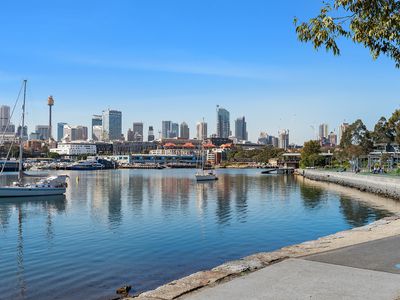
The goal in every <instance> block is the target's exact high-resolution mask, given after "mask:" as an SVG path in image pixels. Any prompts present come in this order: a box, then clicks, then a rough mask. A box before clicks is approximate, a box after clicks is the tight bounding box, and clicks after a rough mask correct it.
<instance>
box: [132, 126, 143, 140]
mask: <svg viewBox="0 0 400 300" xmlns="http://www.w3.org/2000/svg"><path fill="white" fill-rule="evenodd" d="M132 131H133V141H135V142H143V123H142V122H134V123H133V126H132Z"/></svg>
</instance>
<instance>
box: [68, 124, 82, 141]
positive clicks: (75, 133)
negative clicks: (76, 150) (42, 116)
mask: <svg viewBox="0 0 400 300" xmlns="http://www.w3.org/2000/svg"><path fill="white" fill-rule="evenodd" d="M64 136H65V138H66V139H67V140H69V141H71V142H72V141H86V140H87V139H88V128H87V127H86V126H80V125H78V126H71V125H64Z"/></svg>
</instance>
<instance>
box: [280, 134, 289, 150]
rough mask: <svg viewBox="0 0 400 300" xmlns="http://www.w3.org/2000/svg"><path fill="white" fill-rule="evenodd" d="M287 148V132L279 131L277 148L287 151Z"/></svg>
mask: <svg viewBox="0 0 400 300" xmlns="http://www.w3.org/2000/svg"><path fill="white" fill-rule="evenodd" d="M288 147H289V130H287V129H286V130H281V131H279V148H282V149H285V150H286V149H287V148H288Z"/></svg>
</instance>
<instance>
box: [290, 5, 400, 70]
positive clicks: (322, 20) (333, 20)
mask: <svg viewBox="0 0 400 300" xmlns="http://www.w3.org/2000/svg"><path fill="white" fill-rule="evenodd" d="M294 23H295V26H296V33H297V36H298V38H299V40H300V41H302V42H311V43H313V45H314V48H315V49H319V48H321V47H325V49H326V50H327V51H332V52H333V54H334V55H340V49H339V47H338V45H337V40H338V38H339V37H345V38H349V39H351V40H353V42H355V43H358V44H362V45H363V46H364V47H365V48H368V49H369V50H370V52H371V55H372V57H373V58H374V59H376V58H378V57H379V56H380V55H381V54H384V55H386V56H388V57H389V58H391V59H392V60H394V62H395V64H396V67H397V68H399V67H400V1H398V0H330V1H327V2H323V7H322V8H321V10H320V14H319V15H318V16H316V17H314V18H312V19H310V20H309V21H308V22H302V23H301V24H299V22H298V20H297V18H295V19H294Z"/></svg>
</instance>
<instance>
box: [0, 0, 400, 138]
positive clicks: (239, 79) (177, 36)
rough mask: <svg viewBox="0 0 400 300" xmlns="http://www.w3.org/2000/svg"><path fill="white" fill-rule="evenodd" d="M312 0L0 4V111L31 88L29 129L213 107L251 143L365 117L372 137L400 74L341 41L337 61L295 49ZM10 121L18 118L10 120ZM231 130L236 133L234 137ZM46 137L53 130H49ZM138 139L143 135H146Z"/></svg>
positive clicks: (314, 6) (174, 115)
mask: <svg viewBox="0 0 400 300" xmlns="http://www.w3.org/2000/svg"><path fill="white" fill-rule="evenodd" d="M320 6H321V1H320V0H307V1H298V0H287V1H265V0H235V1H231V0H192V1H187V0H168V1H165V0H141V1H139V0H115V1H111V0H109V1H104V0H96V1H92V0H86V1H82V0H80V1H78V0H59V1H47V0H41V1H28V0H21V1H13V0H4V1H1V4H0V104H4V105H10V106H12V105H13V103H14V101H15V99H16V97H17V94H18V91H19V88H20V85H21V81H22V80H23V79H27V80H28V96H27V123H28V126H29V131H30V132H31V131H34V127H35V125H37V124H47V123H48V108H47V106H46V103H47V97H48V96H49V95H53V97H54V99H55V106H54V107H53V128H54V127H55V124H56V123H57V122H66V123H69V124H71V125H85V126H88V127H90V122H91V116H92V115H93V114H100V113H101V112H102V110H104V109H107V108H111V109H117V110H121V111H122V116H123V132H124V134H126V131H127V130H128V128H130V127H132V123H133V122H135V121H143V122H144V126H145V128H146V129H147V127H148V126H149V125H153V126H154V127H155V130H156V131H159V130H160V129H161V121H162V120H172V121H174V122H178V123H181V122H183V121H185V122H186V123H188V124H189V127H190V130H191V135H192V136H194V135H195V124H196V123H197V122H198V121H200V120H201V119H202V118H204V119H205V120H206V122H208V124H209V125H208V126H209V134H211V133H214V132H215V128H216V112H215V109H216V105H220V106H222V107H224V108H226V109H228V110H229V111H230V114H231V128H232V130H234V119H236V118H238V117H241V116H245V117H246V120H247V126H248V132H249V138H250V139H251V140H253V141H256V140H257V138H258V136H259V134H260V132H261V131H266V132H267V133H268V134H271V135H277V134H278V130H280V129H289V130H290V142H294V143H297V144H302V143H303V142H304V141H305V140H309V139H311V138H313V137H314V136H315V131H314V129H313V128H316V127H317V126H318V125H319V124H320V123H327V124H329V130H330V131H334V130H336V131H338V129H337V127H338V126H339V124H340V123H342V122H344V121H347V122H352V121H354V120H356V119H358V118H361V119H363V121H364V122H365V123H366V124H367V126H368V127H370V128H372V127H373V125H374V124H375V123H376V121H377V120H378V119H379V118H380V116H390V114H391V113H392V112H393V111H394V110H395V109H397V108H399V105H400V94H399V82H400V81H399V80H400V70H398V69H395V67H394V63H393V61H391V60H389V59H387V58H385V57H382V58H380V59H378V60H376V61H374V60H373V59H372V58H371V56H370V54H369V51H368V50H367V49H365V48H364V47H363V46H361V45H357V44H354V43H352V42H351V41H347V40H340V41H339V46H340V47H341V50H342V55H341V56H339V57H334V56H333V55H332V54H331V53H327V52H326V51H325V50H319V51H315V50H314V49H313V47H312V45H310V44H303V43H300V42H299V41H298V40H297V37H296V34H295V27H294V25H293V18H294V17H295V16H296V17H298V18H299V19H300V20H307V19H309V18H310V17H313V16H315V15H316V14H317V13H318V9H319V7H320ZM14 122H15V123H18V122H19V116H18V117H16V118H15V120H14ZM233 133H234V132H233ZM53 134H55V130H53ZM145 135H147V130H146V131H145Z"/></svg>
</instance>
